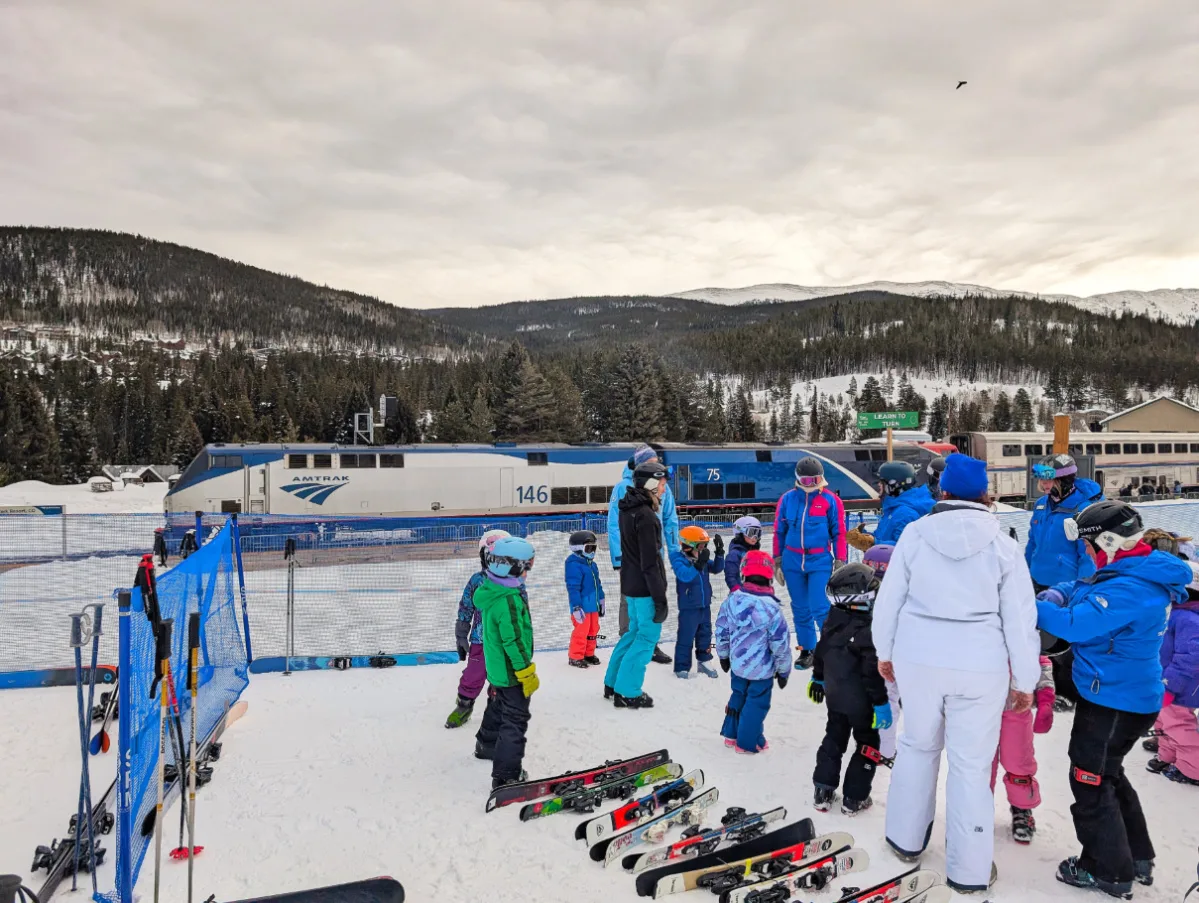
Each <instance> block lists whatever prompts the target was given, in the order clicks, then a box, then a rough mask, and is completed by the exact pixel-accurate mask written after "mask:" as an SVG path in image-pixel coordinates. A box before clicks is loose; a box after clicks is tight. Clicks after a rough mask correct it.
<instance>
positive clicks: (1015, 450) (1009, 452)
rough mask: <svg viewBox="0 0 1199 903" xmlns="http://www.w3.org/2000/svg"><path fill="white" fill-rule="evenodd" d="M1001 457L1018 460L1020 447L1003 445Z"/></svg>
mask: <svg viewBox="0 0 1199 903" xmlns="http://www.w3.org/2000/svg"><path fill="white" fill-rule="evenodd" d="M1003 456H1004V457H1005V458H1019V457H1020V446H1019V445H1005V446H1004V447H1003Z"/></svg>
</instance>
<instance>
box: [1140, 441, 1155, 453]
mask: <svg viewBox="0 0 1199 903" xmlns="http://www.w3.org/2000/svg"><path fill="white" fill-rule="evenodd" d="M1156 451H1157V446H1156V445H1154V444H1153V443H1152V442H1142V443H1141V454H1142V455H1152V454H1153V453H1154V452H1156Z"/></svg>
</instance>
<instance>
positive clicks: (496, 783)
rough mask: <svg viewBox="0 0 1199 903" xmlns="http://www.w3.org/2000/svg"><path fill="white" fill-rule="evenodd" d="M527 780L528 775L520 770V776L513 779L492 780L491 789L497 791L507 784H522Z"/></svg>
mask: <svg viewBox="0 0 1199 903" xmlns="http://www.w3.org/2000/svg"><path fill="white" fill-rule="evenodd" d="M528 779H529V773H528V772H527V771H524V770H523V769H522V770H521V773H520V776H519V777H515V778H492V779H491V789H492V790H497V789H498V788H500V787H506V786H507V785H509V784H523V783H524V782H525V781H527V780H528Z"/></svg>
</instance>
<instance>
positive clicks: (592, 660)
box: [583, 655, 603, 665]
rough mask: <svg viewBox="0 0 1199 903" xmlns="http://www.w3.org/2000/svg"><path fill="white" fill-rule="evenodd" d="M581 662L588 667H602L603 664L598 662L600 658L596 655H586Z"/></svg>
mask: <svg viewBox="0 0 1199 903" xmlns="http://www.w3.org/2000/svg"><path fill="white" fill-rule="evenodd" d="M583 661H585V662H586V663H587V664H589V665H602V664H603V662H602V661H601V660H600V657H599V656H598V655H588V656H586V657H584V659H583Z"/></svg>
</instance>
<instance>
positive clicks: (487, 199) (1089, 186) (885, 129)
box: [0, 0, 1199, 307]
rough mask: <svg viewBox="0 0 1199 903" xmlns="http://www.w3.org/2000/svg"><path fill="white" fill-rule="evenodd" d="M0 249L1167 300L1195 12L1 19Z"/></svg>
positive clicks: (1196, 254) (268, 6)
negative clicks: (925, 284) (189, 251)
mask: <svg viewBox="0 0 1199 903" xmlns="http://www.w3.org/2000/svg"><path fill="white" fill-rule="evenodd" d="M959 79H966V80H968V82H969V84H968V85H967V86H966V87H964V88H962V89H961V90H955V85H956V83H957V81H958V80H959ZM0 222H2V223H6V224H12V223H21V224H39V225H62V226H86V227H97V228H106V229H115V230H122V231H130V232H138V233H141V234H143V235H147V236H151V237H154V238H160V239H164V240H169V241H175V242H179V243H181V244H186V245H192V246H195V247H198V248H202V249H204V250H208V251H213V252H215V253H218V254H221V255H224V256H227V257H231V258H235V259H237V260H241V261H245V262H248V263H253V264H256V265H258V266H263V267H267V268H269V269H275V270H281V271H284V272H288V273H294V274H296V275H299V276H302V277H304V278H307V279H312V280H314V281H317V282H324V283H328V284H330V285H334V286H337V287H339V288H348V289H353V290H357V291H362V292H367V293H370V294H374V295H378V296H380V297H382V298H384V299H386V300H388V301H393V302H395V303H398V304H403V305H406V306H413V307H434V306H442V305H469V304H481V303H490V302H499V301H507V300H513V299H518V298H538V297H560V296H564V295H580V294H601V293H619V294H624V293H634V292H636V293H666V292H677V291H682V290H685V289H691V288H696V287H699V286H709V285H716V286H738V285H746V284H751V283H757V282H796V283H801V284H821V285H827V284H834V285H835V284H846V283H854V282H864V281H869V280H875V279H892V280H901V281H907V280H920V279H946V280H954V281H968V282H978V283H984V284H989V285H994V286H997V287H1008V288H1018V289H1026V290H1032V291H1045V292H1049V291H1054V292H1058V291H1060V292H1073V293H1078V294H1090V293H1095V292H1102V291H1111V290H1117V289H1124V288H1142V289H1149V288H1159V287H1176V286H1194V285H1199V227H1197V225H1199V4H1197V3H1196V2H1195V0H1160V2H1159V0H1054V2H1052V3H1046V2H1044V0H967V2H963V0H906V2H902V3H899V2H895V0H846V2H796V0H762V2H751V0H736V2H730V0H639V2H633V0H560V2H555V0H525V2H510V0H399V2H397V0H337V2H333V0H250V2H247V0H202V2H192V0H170V2H163V0H142V2H138V0H77V2H58V0H0Z"/></svg>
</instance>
